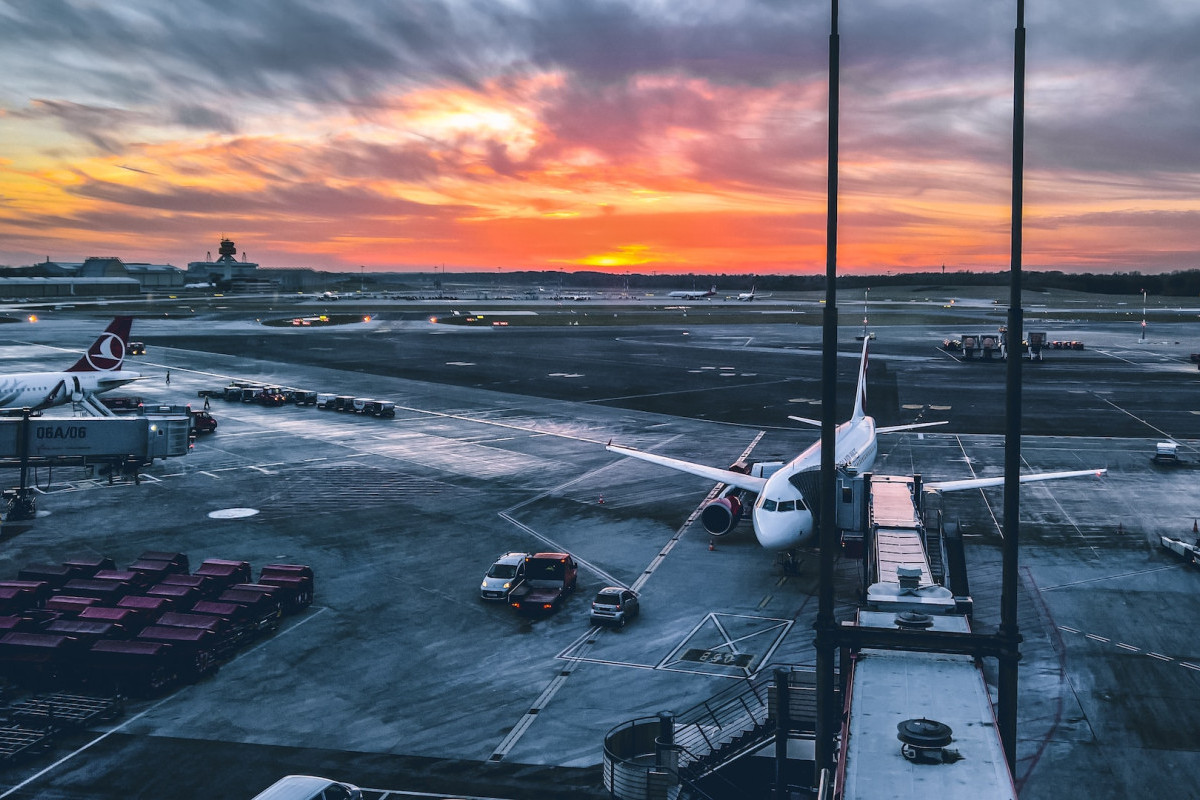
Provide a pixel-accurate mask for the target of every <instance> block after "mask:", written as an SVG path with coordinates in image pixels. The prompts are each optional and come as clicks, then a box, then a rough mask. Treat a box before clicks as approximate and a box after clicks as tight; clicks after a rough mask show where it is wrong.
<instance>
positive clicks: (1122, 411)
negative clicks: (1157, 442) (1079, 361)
mask: <svg viewBox="0 0 1200 800" xmlns="http://www.w3.org/2000/svg"><path fill="white" fill-rule="evenodd" d="M1091 394H1092V397H1095V398H1096V399H1097V400H1103V401H1104V402H1106V403H1108V404H1109V405H1110V406H1112V407H1113V408H1115V409H1116V410H1117V411H1120V412H1121V413H1122V414H1125V415H1126V416H1129V417H1132V418H1133V419H1135V420H1137V421H1138V422H1140V423H1142V424H1143V425H1145V426H1146V427H1147V428H1149V429H1150V430H1152V431H1154V432H1155V433H1157V434H1159V435H1160V436H1162V437H1164V438H1166V439H1170V440H1171V441H1173V442H1179V443H1180V444H1183V441H1182V440H1181V439H1176V438H1175V437H1174V436H1173V435H1171V434H1169V433H1167V432H1166V431H1164V430H1163V429H1162V428H1156V427H1155V426H1153V425H1151V424H1150V423H1149V422H1147V421H1146V420H1144V419H1142V418H1141V417H1139V416H1138V415H1136V414H1134V413H1132V412H1130V411H1127V410H1125V409H1124V408H1121V407H1120V406H1119V405H1117V404H1116V403H1114V402H1113V401H1112V400H1109V399H1108V398H1107V397H1101V396H1100V394H1099V393H1098V392H1092V393H1091ZM1183 446H1184V448H1186V449H1188V450H1193V451H1194V450H1195V448H1194V447H1189V446H1188V445H1186V444H1183Z"/></svg>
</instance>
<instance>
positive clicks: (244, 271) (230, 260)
mask: <svg viewBox="0 0 1200 800" xmlns="http://www.w3.org/2000/svg"><path fill="white" fill-rule="evenodd" d="M217 254H218V255H217V260H216V261H213V258H212V252H211V251H210V252H209V253H207V254H206V260H205V261H190V262H188V268H187V280H188V283H211V284H214V285H216V284H229V283H230V282H233V281H238V280H239V279H251V280H253V279H256V278H257V272H256V270H257V269H258V264H256V263H254V262H252V261H245V260H242V261H238V260H237V259H236V258H235V256H236V255H237V247H236V246H235V245H234V243H233V240H232V239H226V238H222V239H221V246H220V248H219V249H218V250H217ZM244 258H245V255H244V254H243V259H244Z"/></svg>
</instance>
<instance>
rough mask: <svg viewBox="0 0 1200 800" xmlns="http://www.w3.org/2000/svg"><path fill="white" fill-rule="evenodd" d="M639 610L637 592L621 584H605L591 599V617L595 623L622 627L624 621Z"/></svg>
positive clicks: (631, 617)
mask: <svg viewBox="0 0 1200 800" xmlns="http://www.w3.org/2000/svg"><path fill="white" fill-rule="evenodd" d="M640 611H641V605H640V603H639V601H638V596H637V592H635V591H633V590H632V589H626V588H625V587H623V586H605V587H604V588H603V589H601V590H600V591H599V592H597V593H596V599H595V600H593V601H592V611H591V619H592V622H593V623H594V624H596V625H615V626H617V627H618V628H624V627H625V623H627V622H629V620H631V619H633V618H634V617H636V616H637V615H638V614H639V613H640Z"/></svg>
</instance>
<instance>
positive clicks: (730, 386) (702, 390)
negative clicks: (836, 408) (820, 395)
mask: <svg viewBox="0 0 1200 800" xmlns="http://www.w3.org/2000/svg"><path fill="white" fill-rule="evenodd" d="M714 374H716V373H714ZM793 380H794V379H793V378H781V379H779V380H775V381H752V382H750V383H723V384H721V385H720V386H717V387H713V386H705V387H703V388H699V389H676V390H675V391H671V392H648V393H646V394H626V395H621V396H619V397H598V398H596V399H595V400H584V401H582V402H584V403H589V404H595V403H614V402H616V401H618V400H641V399H644V398H647V397H674V396H677V395H681V394H697V393H708V392H712V391H713V390H714V388H715V389H716V390H717V391H722V390H725V389H755V388H758V387H760V386H770V385H772V384H777V383H791V382H792V381H793Z"/></svg>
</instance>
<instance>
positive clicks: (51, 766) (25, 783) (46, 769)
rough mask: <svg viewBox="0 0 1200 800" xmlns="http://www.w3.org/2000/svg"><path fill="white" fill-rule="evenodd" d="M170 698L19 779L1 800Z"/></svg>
mask: <svg viewBox="0 0 1200 800" xmlns="http://www.w3.org/2000/svg"><path fill="white" fill-rule="evenodd" d="M170 699H171V698H170V697H164V698H163V699H162V700H159V701H158V702H157V703H155V704H154V705H152V706H150V707H149V708H147V709H146V710H145V711H143V712H142V713H140V714H137V715H136V716H133V717H130V718H129V719H127V720H125V721H124V722H122V723H121V724H120V725H118V726H116V727H115V728H112V729H111V730H109V731H106V732H105V733H102V734H101V735H99V736H97V737H96V738H95V739H92V740H91V741H90V742H88V743H87V744H85V745H84V746H83V747H80V748H79V749H77V750H76V751H75V752H73V753H68V754H67V755H65V756H63V757H62V758H60V759H59V760H58V761H55V762H54V763H53V764H51V765H50V766H48V767H46V768H45V769H43V770H42V771H41V772H37V773H35V774H33V775H30V776H29V777H28V778H26V779H25V780H23V781H21V782H20V783H18V784H17V785H16V786H14V787H12V788H11V789H9V790H8V791H7V792H5V793H4V794H0V800H3V798H5V797H8V796H9V795H11V794H14V793H15V792H17V791H20V790H21V789H23V788H24V787H26V786H28V785H29V784H30V783H32V782H34V781H35V780H37V779H38V778H40V777H42V776H43V775H45V774H46V773H48V772H51V771H53V770H54V769H56V768H58V767H59V766H61V765H63V764H65V763H67V762H68V761H70V760H71V759H73V758H74V757H75V756H77V755H79V754H80V753H82V752H83V751H84V750H87V749H88V748H90V747H92V745H96V744H99V743H100V742H102V741H104V740H105V739H107V738H108V737H109V736H112V735H113V734H114V733H116V732H117V731H119V730H121V729H122V728H124V727H125V726H127V725H131V724H133V723H134V722H137V721H138V720H139V719H141V718H142V717H144V716H146V715H147V714H149V713H150V712H151V711H153V710H154V709H156V708H158V707H159V706H161V705H162V704H163V703H165V702H167V701H168V700H170Z"/></svg>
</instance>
